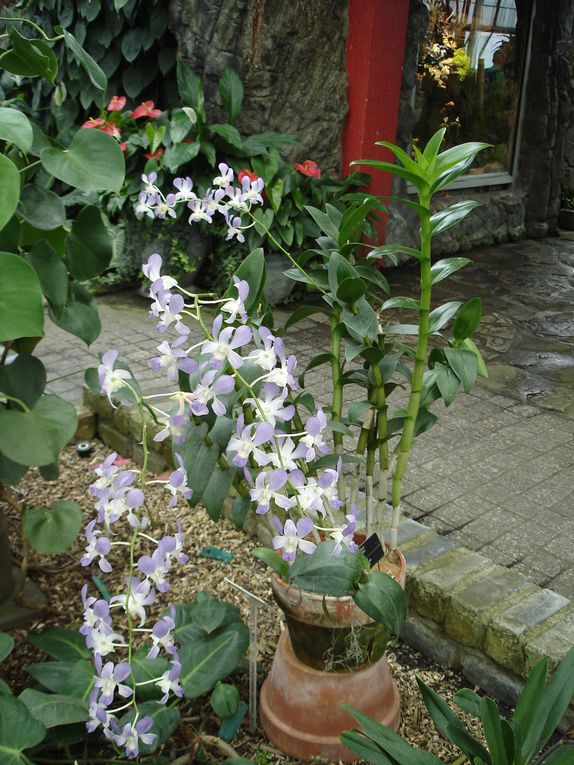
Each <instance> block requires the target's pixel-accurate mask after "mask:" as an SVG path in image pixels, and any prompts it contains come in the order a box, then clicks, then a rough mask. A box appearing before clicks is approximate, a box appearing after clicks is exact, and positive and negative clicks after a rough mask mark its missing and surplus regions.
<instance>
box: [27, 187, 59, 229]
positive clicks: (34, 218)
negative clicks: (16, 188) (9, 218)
mask: <svg viewBox="0 0 574 765" xmlns="http://www.w3.org/2000/svg"><path fill="white" fill-rule="evenodd" d="M18 214H19V215H20V216H22V218H24V220H25V221H27V222H28V223H29V224H30V225H31V226H33V227H34V228H37V229H40V231H52V230H53V229H55V228H59V227H60V226H63V225H64V223H65V222H66V208H65V207H64V203H63V202H62V200H61V199H60V197H59V196H58V195H57V194H54V192H53V191H50V190H49V189H45V188H43V187H42V186H38V185H37V184H33V183H29V184H28V185H27V186H24V188H23V189H22V194H21V196H20V204H19V205H18Z"/></svg>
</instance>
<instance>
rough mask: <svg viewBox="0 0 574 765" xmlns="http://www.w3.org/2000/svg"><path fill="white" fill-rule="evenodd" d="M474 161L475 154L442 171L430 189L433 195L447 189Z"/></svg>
mask: <svg viewBox="0 0 574 765" xmlns="http://www.w3.org/2000/svg"><path fill="white" fill-rule="evenodd" d="M473 162H474V156H471V157H468V158H467V159H465V160H463V161H462V162H459V163H458V164H456V165H453V167H451V168H450V169H449V170H445V171H444V172H442V173H441V174H440V175H439V176H438V177H437V178H436V179H435V181H434V183H432V184H431V189H430V193H431V195H434V194H436V193H437V192H438V191H442V190H443V189H446V188H447V187H448V186H449V185H450V184H451V183H452V182H453V181H455V180H456V179H457V178H459V177H460V176H461V175H463V174H464V173H466V171H467V170H468V169H469V168H470V166H471V165H472V163H473Z"/></svg>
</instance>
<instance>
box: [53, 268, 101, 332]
mask: <svg viewBox="0 0 574 765" xmlns="http://www.w3.org/2000/svg"><path fill="white" fill-rule="evenodd" d="M48 315H49V317H50V319H51V320H52V321H53V322H54V324H56V325H57V326H58V327H60V328H61V329H65V330H66V332H69V333H70V334H71V335H75V336H76V337H79V338H80V340H83V341H84V343H86V345H91V344H92V343H93V342H94V340H96V339H97V338H98V336H99V334H100V330H101V328H102V325H101V322H100V317H99V315H98V307H97V305H96V301H95V300H94V298H93V296H92V295H91V293H90V292H88V290H87V289H86V288H85V287H83V286H82V285H81V284H77V283H76V282H72V283H71V284H70V291H69V295H68V300H67V302H66V305H65V306H64V307H63V308H61V309H56V308H54V309H52V307H50V310H49V311H48Z"/></svg>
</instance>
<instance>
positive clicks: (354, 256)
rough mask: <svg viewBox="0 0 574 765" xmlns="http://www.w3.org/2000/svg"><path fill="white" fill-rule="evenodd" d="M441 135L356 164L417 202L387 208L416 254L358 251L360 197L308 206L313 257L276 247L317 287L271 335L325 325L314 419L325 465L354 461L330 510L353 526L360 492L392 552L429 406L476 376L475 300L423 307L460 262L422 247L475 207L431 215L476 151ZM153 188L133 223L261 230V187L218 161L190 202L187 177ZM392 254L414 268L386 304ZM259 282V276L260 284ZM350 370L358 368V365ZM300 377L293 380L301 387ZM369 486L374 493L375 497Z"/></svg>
mask: <svg viewBox="0 0 574 765" xmlns="http://www.w3.org/2000/svg"><path fill="white" fill-rule="evenodd" d="M443 138H444V130H440V131H439V132H438V133H436V135H435V136H433V138H432V139H431V141H429V144H428V145H427V147H426V148H425V150H424V152H420V151H419V150H418V149H416V150H415V159H411V158H410V157H409V156H408V155H407V154H406V153H405V152H404V151H402V150H401V149H400V148H398V147H396V146H394V145H392V144H389V143H386V142H380V145H382V146H384V147H386V148H387V149H389V150H390V151H392V152H393V153H394V154H395V156H396V157H397V158H398V160H399V163H398V164H393V163H388V162H382V161H379V160H361V161H360V162H357V163H356V164H362V165H368V166H371V167H375V168H377V169H380V170H384V171H388V172H391V173H393V174H395V175H398V176H399V177H400V178H403V179H405V180H407V181H409V182H410V183H411V184H412V185H413V186H414V187H415V189H416V190H417V193H418V202H415V201H414V200H412V199H410V198H409V199H404V200H398V201H399V202H402V203H404V204H406V205H408V206H409V207H410V208H412V209H413V210H415V212H416V213H417V214H418V216H419V218H420V246H419V247H418V248H414V247H403V246H401V245H397V244H389V245H383V246H379V247H374V248H373V247H372V246H370V245H367V244H362V243H361V242H360V240H361V236H362V233H363V232H364V230H365V224H366V221H367V219H368V216H369V214H370V213H371V212H372V210H373V209H377V207H378V205H379V204H380V203H379V201H378V200H377V199H375V198H373V197H371V196H369V195H364V197H363V198H362V199H360V200H357V201H355V202H353V203H352V204H350V205H349V207H348V208H347V209H346V210H345V211H344V212H341V211H340V210H338V209H337V208H335V207H334V206H332V205H329V204H327V205H326V208H325V211H323V210H320V209H318V208H315V207H307V208H306V209H307V211H308V212H309V214H310V216H311V217H312V218H313V220H314V222H315V223H316V225H317V226H318V227H319V229H320V231H321V234H322V235H321V236H320V237H318V239H317V242H316V244H317V246H316V247H315V248H313V249H310V250H306V251H305V252H304V253H303V254H302V255H301V256H300V257H298V258H294V257H293V256H292V255H291V254H290V253H289V252H288V251H287V250H285V249H284V248H283V247H282V246H281V244H280V243H279V242H278V241H276V245H277V249H278V250H280V251H282V252H283V253H284V254H285V255H286V256H287V257H289V258H290V259H291V261H292V264H293V268H291V269H289V270H288V271H286V273H287V274H288V275H289V276H290V277H291V278H293V279H295V280H296V281H299V282H302V283H304V284H307V285H309V287H312V288H313V289H314V290H316V291H317V292H318V293H319V294H320V295H321V298H322V301H321V303H319V304H314V305H311V306H302V307H300V308H298V309H297V310H296V311H295V312H294V313H293V315H292V316H291V317H290V319H289V320H288V321H287V322H286V324H285V326H284V327H283V328H279V329H278V330H277V331H276V333H275V334H276V335H280V334H282V333H284V332H285V331H286V330H287V329H288V328H289V327H290V326H292V325H293V324H295V323H296V322H297V321H300V320H301V319H303V318H306V317H308V316H309V315H311V314H312V313H314V312H322V313H324V314H325V315H326V316H328V318H329V325H330V330H331V333H330V334H331V349H330V352H328V353H321V354H319V355H318V356H316V357H315V358H313V359H312V360H311V361H310V362H309V364H308V365H307V370H308V369H311V368H315V367H318V366H320V365H322V364H328V365H329V366H330V369H331V377H332V384H333V394H332V401H331V405H330V407H328V408H327V407H325V408H324V409H322V410H321V414H320V415H319V414H317V415H316V416H317V417H319V416H321V417H325V418H326V419H327V425H326V427H328V428H329V430H330V431H332V438H333V451H334V453H335V455H334V461H331V463H330V465H329V466H330V468H331V469H333V468H334V467H335V466H336V464H337V460H338V459H339V460H341V461H342V462H354V463H355V467H354V475H353V478H352V480H351V481H350V483H349V486H348V487H345V480H344V476H343V471H342V469H341V467H340V466H339V467H338V468H337V493H338V494H337V499H338V502H340V506H339V508H340V509H341V510H342V511H343V515H345V514H350V515H351V517H352V518H353V519H354V520H353V521H350V523H356V516H355V513H354V508H355V507H356V505H357V500H358V497H359V490H360V489H361V488H363V487H364V497H365V500H364V504H365V527H366V533H367V536H369V535H370V534H371V533H373V532H375V533H377V534H378V536H379V537H380V538H381V539H382V538H383V537H384V534H385V523H386V511H387V509H388V508H389V507H391V508H392V513H391V523H390V526H391V529H390V545H391V548H392V549H393V550H394V549H396V547H397V543H398V527H399V523H400V519H401V514H402V492H403V479H404V476H405V473H406V469H407V466H408V461H409V456H410V453H411V450H412V447H413V445H414V442H415V439H416V437H417V436H418V435H420V434H421V433H422V432H424V431H425V430H426V429H428V428H429V427H430V426H431V425H432V424H433V423H434V422H435V421H436V419H437V417H436V415H435V414H434V413H433V412H431V411H430V407H431V405H432V404H433V403H434V402H435V401H437V400H438V399H442V400H443V402H444V404H445V405H446V406H449V405H450V404H451V403H452V402H453V401H454V399H455V397H456V395H457V393H458V392H459V390H460V389H461V388H462V389H463V390H464V391H465V393H469V392H470V390H471V389H472V387H473V385H474V383H475V381H476V378H477V376H478V375H483V376H485V375H486V368H485V366H484V362H483V360H482V357H481V355H480V352H479V350H478V348H477V346H476V345H475V343H474V342H473V341H472V339H471V335H472V333H473V332H474V331H475V329H476V328H477V326H478V324H479V322H480V318H481V314H482V308H481V302H480V299H479V298H473V299H471V300H469V301H468V302H467V303H465V304H464V305H463V303H462V302H460V301H451V302H449V303H446V304H444V305H442V306H438V307H436V308H434V309H432V305H431V298H432V286H433V285H434V284H436V283H438V282H440V281H442V280H443V279H445V278H447V277H448V276H450V275H451V274H452V273H454V272H455V271H457V270H458V269H460V268H462V267H463V266H465V265H466V264H467V263H469V262H470V260H469V259H468V258H462V257H456V258H445V259H443V260H440V261H438V262H436V263H434V264H433V263H432V262H431V239H432V237H433V236H435V235H437V234H440V233H442V232H444V231H446V230H447V229H449V228H450V227H451V226H453V225H455V224H456V223H458V222H459V221H460V220H462V219H463V218H464V217H465V216H466V215H468V214H469V213H470V212H471V211H472V210H473V209H474V208H475V207H476V206H477V203H476V202H472V201H464V202H457V203H455V204H453V205H451V206H450V207H447V208H445V209H442V210H441V211H440V212H437V213H434V214H433V213H432V211H431V200H432V198H433V196H434V195H435V194H436V193H437V192H439V191H442V190H443V189H445V188H446V187H447V186H448V185H449V184H450V183H451V182H452V181H453V180H455V179H456V178H457V177H458V176H460V175H461V174H462V173H464V172H465V171H466V170H467V169H468V168H469V167H470V165H471V164H472V162H473V160H474V158H475V156H476V154H477V153H478V152H479V151H481V150H482V149H483V148H485V146H486V144H482V143H470V144H464V145H462V146H457V147H454V148H451V149H448V150H447V151H444V152H442V153H439V149H440V145H441V143H442V140H443ZM156 180H157V178H156V176H155V175H154V174H151V175H149V176H145V177H144V183H145V186H144V190H143V191H142V192H141V193H140V198H139V203H138V207H137V213H138V214H139V215H146V216H149V217H156V218H158V217H159V218H162V217H169V216H175V215H176V212H175V210H176V208H177V207H178V206H179V205H185V206H186V207H187V208H188V210H189V223H190V224H193V223H195V222H197V221H199V220H201V221H204V222H206V223H209V222H211V221H213V220H215V219H216V217H218V216H223V219H224V220H225V224H226V230H227V233H226V238H227V239H229V240H232V239H236V240H237V241H239V242H243V241H244V239H245V237H246V235H247V232H248V230H249V229H250V228H251V227H260V226H263V225H264V224H263V223H262V218H261V216H260V215H259V214H258V210H257V205H260V204H261V200H262V194H263V191H264V187H263V182H262V179H261V178H256V179H252V178H251V177H248V176H243V178H242V180H241V183H240V185H239V186H237V185H233V181H234V175H233V170H232V169H231V168H230V167H229V166H227V165H226V164H223V163H221V164H220V165H219V175H218V176H217V177H216V178H215V179H214V180H213V184H212V187H211V188H210V189H208V190H207V192H206V193H201V194H200V193H197V191H196V190H195V189H194V185H193V181H192V179H191V178H183V179H181V178H179V179H176V180H175V181H174V186H175V189H176V191H175V192H172V193H168V194H167V195H165V194H164V193H163V192H162V191H161V189H160V188H159V187H158V185H157V184H156ZM254 208H255V209H254ZM255 252H257V251H255ZM397 252H400V253H405V254H407V255H409V256H410V257H411V258H414V259H416V260H417V261H418V263H419V265H420V293H419V296H418V298H413V297H403V296H401V297H389V296H388V293H389V287H388V283H387V280H386V279H385V277H384V275H383V274H382V273H381V271H380V269H379V263H380V260H381V258H387V259H389V260H393V259H394V258H396V253H397ZM250 258H251V264H250V265H248V266H246V268H245V271H244V273H245V274H249V275H250V277H251V282H252V286H253V287H254V288H255V300H254V301H253V302H252V304H251V306H250V308H251V310H255V311H256V313H257V311H258V314H259V316H258V318H256V321H257V322H258V324H259V325H261V324H262V322H263V320H264V321H265V323H266V324H267V330H266V331H267V332H269V333H271V328H272V326H273V325H272V321H273V317H272V315H271V313H270V312H269V310H268V309H267V306H266V305H265V304H264V301H263V300H262V299H261V291H260V282H261V279H259V281H258V274H259V272H258V271H257V268H255V262H256V256H255V253H252V256H250ZM261 278H262V279H264V276H262V277H261ZM250 286H251V285H250ZM396 309H406V310H412V311H416V312H417V315H418V322H417V323H412V324H404V323H399V324H392V323H391V321H389V320H388V319H387V317H388V316H389V315H390V316H392V313H391V314H389V313H388V312H393V311H394V310H396ZM452 319H454V323H453V324H452V335H451V336H450V337H449V336H448V335H447V334H446V331H445V330H446V329H447V327H448V325H449V323H450V322H451V321H452ZM388 325H390V326H388ZM413 337H414V338H416V340H415V345H414V347H413V344H412V342H411V343H409V338H413ZM431 338H436V339H438V340H439V341H441V340H442V346H441V345H440V344H439V347H436V348H434V349H433V350H432V352H431V350H430V346H429V340H430V339H431ZM260 341H261V342H263V343H264V345H263V347H264V348H265V349H266V350H267V349H268V348H271V345H270V343H271V342H272V341H270V340H269V339H268V338H267V339H266V338H265V337H260ZM357 362H360V366H359V367H358V366H357ZM307 370H304V372H305V371H307ZM304 372H303V374H302V375H301V376H300V378H299V381H300V383H301V385H302V386H303V385H304ZM267 382H269V380H267ZM349 384H354V385H359V386H361V387H362V388H363V389H364V391H365V398H364V400H361V401H354V402H353V403H352V404H351V406H350V407H349V408H348V409H346V408H345V406H344V403H345V402H344V398H345V396H344V394H345V389H346V386H347V385H349ZM239 385H241V382H239ZM397 388H398V389H399V390H400V389H406V390H407V394H408V397H407V404H406V406H405V407H403V408H400V409H398V410H397V411H393V412H392V413H391V411H390V408H389V403H390V401H389V398H390V395H391V394H392V393H393V391H394V390H395V389H397ZM291 393H293V389H291ZM269 395H271V394H269ZM292 398H293V401H292V405H293V406H294V414H293V419H292V421H293V423H296V424H297V426H299V425H301V424H302V418H301V412H300V410H301V409H302V408H305V407H308V408H310V409H311V411H313V412H314V409H315V403H314V401H313V399H312V397H311V396H310V395H309V394H308V392H307V391H304V390H303V391H301V392H299V393H298V394H297V395H296V396H294V397H292ZM327 415H328V417H327ZM353 428H358V435H357V440H356V446H355V448H354V450H352V452H351V454H345V453H344V448H343V438H344V436H351V435H352V429H353ZM326 458H328V455H326ZM321 464H324V463H321ZM260 480H261V479H260ZM256 486H257V484H256ZM376 486H378V491H377V495H376V496H375V487H376ZM389 494H390V499H391V503H390V505H389V503H388V499H389ZM275 502H276V500H275ZM294 528H296V526H295V527H293V526H291V525H290V526H289V529H290V532H291V533H292V534H294V533H295V532H294V530H293V529H294ZM329 533H338V532H329Z"/></svg>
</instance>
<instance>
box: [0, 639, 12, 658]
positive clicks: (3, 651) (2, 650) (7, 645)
mask: <svg viewBox="0 0 574 765" xmlns="http://www.w3.org/2000/svg"><path fill="white" fill-rule="evenodd" d="M13 648H14V638H12V637H10V635H7V634H6V633H5V632H0V661H4V659H5V658H6V657H7V656H9V655H10V654H11V653H12V649H13Z"/></svg>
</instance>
